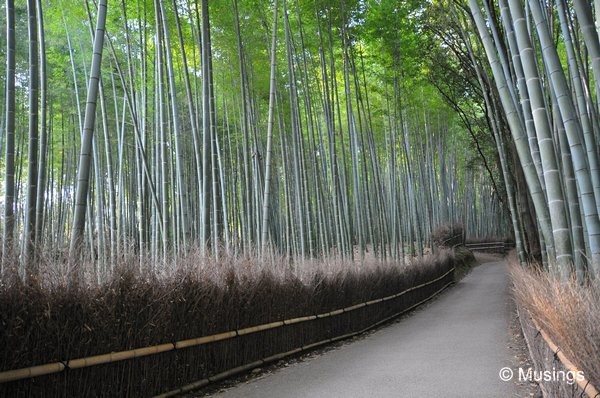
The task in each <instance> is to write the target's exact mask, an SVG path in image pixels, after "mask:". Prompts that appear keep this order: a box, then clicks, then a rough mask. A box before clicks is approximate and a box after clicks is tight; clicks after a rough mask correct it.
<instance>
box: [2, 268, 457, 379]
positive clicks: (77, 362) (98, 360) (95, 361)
mask: <svg viewBox="0 0 600 398" xmlns="http://www.w3.org/2000/svg"><path fill="white" fill-rule="evenodd" d="M452 272H454V267H452V268H451V269H450V270H448V271H447V272H446V273H444V274H443V275H441V276H439V277H437V278H435V279H433V280H431V281H429V282H425V283H422V284H420V285H417V286H413V287H410V288H408V289H405V290H403V291H402V292H399V293H396V294H393V295H390V296H387V297H383V298H380V299H376V300H370V301H367V302H364V303H360V304H355V305H352V306H349V307H345V308H340V309H337V310H334V311H330V312H326V313H323V314H317V315H309V316H304V317H299V318H293V319H288V320H283V321H277V322H271V323H265V324H262V325H256V326H251V327H247V328H243V329H238V330H232V331H229V332H224V333H218V334H213V335H210V336H203V337H198V338H194V339H188V340H181V341H177V342H175V343H166V344H159V345H154V346H149V347H142V348H135V349H132V350H126V351H118V352H111V353H107V354H102V355H94V356H90V357H85V358H77V359H71V360H65V361H59V362H53V363H48V364H45V365H38V366H31V367H27V368H22V369H14V370H7V371H4V372H0V384H2V383H7V382H10V381H15V380H21V379H27V378H31V377H36V376H42V375H48V374H53V373H60V372H62V371H64V370H66V369H78V368H85V367H89V366H94V365H101V364H107V363H113V362H118V361H123V360H126V359H133V358H139V357H144V356H148V355H154V354H159V353H163V352H168V351H172V350H177V349H182V348H188V347H194V346H199V345H203V344H209V343H213V342H216V341H221V340H227V339H231V338H234V337H238V336H243V335H247V334H252V333H257V332H260V331H264V330H269V329H275V328H279V327H282V326H284V325H291V324H295V323H301V322H307V321H311V320H314V319H317V318H326V317H330V316H335V315H339V314H342V313H345V312H351V311H354V310H357V309H359V308H362V307H365V306H369V305H373V304H377V303H380V302H383V301H387V300H391V299H394V298H397V297H400V296H402V295H404V294H406V293H408V292H411V291H413V290H416V289H420V288H422V287H425V286H427V285H430V284H432V283H435V282H437V281H439V280H441V279H443V278H445V277H446V276H447V275H448V274H450V273H452ZM446 286H447V285H446ZM446 286H445V287H444V289H445V288H446ZM442 290H443V289H442ZM440 291H441V290H440ZM432 297H433V296H432ZM415 306H416V305H415ZM413 307H414V306H412V307H410V308H413ZM410 308H409V309H410ZM409 309H407V310H405V312H406V311H408V310H409ZM396 316H397V315H396ZM384 321H385V320H384ZM380 323H381V322H380ZM358 333H362V332H358ZM358 333H355V334H358ZM321 344H325V342H318V343H316V345H321ZM313 345H314V344H311V345H310V346H313ZM310 346H306V347H303V348H302V350H303V351H304V350H307V349H309V347H310ZM261 364H262V362H261ZM250 365H251V364H250ZM246 366H248V365H244V367H246ZM240 371H241V370H240ZM240 371H238V373H239V372H240ZM228 372H229V371H228ZM214 377H216V376H214ZM224 377H226V376H224ZM209 379H210V378H209ZM211 381H212V380H211ZM196 388H198V387H196Z"/></svg>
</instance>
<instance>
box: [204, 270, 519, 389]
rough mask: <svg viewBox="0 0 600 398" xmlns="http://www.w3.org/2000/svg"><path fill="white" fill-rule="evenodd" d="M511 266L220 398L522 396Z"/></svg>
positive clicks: (474, 275)
mask: <svg viewBox="0 0 600 398" xmlns="http://www.w3.org/2000/svg"><path fill="white" fill-rule="evenodd" d="M508 293H509V292H508V281H507V275H506V264H505V262H488V263H485V264H482V265H481V266H479V267H477V268H475V269H474V270H473V271H472V272H471V273H470V274H469V275H468V276H467V277H465V278H464V279H463V280H462V281H460V282H459V283H458V284H456V285H455V286H454V287H452V288H451V289H450V290H447V291H446V292H445V293H443V294H441V295H440V296H439V297H438V299H436V300H435V301H433V302H431V303H430V304H428V305H425V306H424V307H423V308H422V309H418V310H416V311H415V312H414V313H413V314H412V315H410V316H408V317H405V318H404V319H402V320H401V321H400V322H396V323H394V324H392V325H390V326H388V327H385V328H382V329H380V330H378V331H376V332H374V333H372V334H370V335H368V336H366V337H365V338H363V339H361V340H358V341H355V342H353V343H352V344H347V345H343V346H341V347H339V348H337V349H335V350H331V351H329V352H325V353H323V354H322V355H319V356H317V357H315V358H310V359H307V360H305V361H301V362H298V363H295V364H292V365H290V366H287V367H284V368H282V369H278V370H276V371H275V372H273V373H271V374H266V375H264V376H263V377H261V378H258V379H254V380H250V381H248V382H246V383H244V384H239V385H237V386H234V387H232V388H230V389H229V390H227V391H224V392H221V393H218V394H215V395H214V396H215V397H220V398H234V397H240V398H242V397H244V398H246V397H257V398H258V397H261V398H262V397H298V398H299V397H306V398H309V397H310V398H313V397H340V398H342V397H343V398H350V397H369V398H374V397H460V398H465V397H503V398H504V397H514V396H518V394H517V391H516V387H515V384H513V383H512V382H503V381H501V380H500V378H499V376H498V373H499V371H500V369H501V368H503V367H505V366H508V367H511V368H514V366H512V364H513V362H512V354H511V351H510V349H509V348H508V346H507V344H508V341H509V339H510V337H509V320H510V318H509V317H510V314H511V310H510V304H509V300H510V298H509V295H508Z"/></svg>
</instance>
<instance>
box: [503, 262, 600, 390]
mask: <svg viewBox="0 0 600 398" xmlns="http://www.w3.org/2000/svg"><path fill="white" fill-rule="evenodd" d="M510 275H511V278H512V282H513V290H514V296H515V299H516V301H517V304H518V305H519V307H521V308H524V309H525V310H526V311H527V312H528V313H529V314H530V315H531V317H532V318H533V319H535V321H536V322H537V324H538V325H539V327H540V328H541V329H543V330H544V331H545V332H546V333H547V334H548V335H549V336H550V338H551V340H552V341H553V342H554V343H555V344H556V345H557V346H558V347H559V348H560V350H561V351H562V352H563V353H564V354H565V355H566V357H567V358H569V359H570V360H571V362H573V364H575V366H577V367H578V368H579V369H580V370H582V371H583V372H584V374H585V377H586V379H587V380H589V381H590V382H591V383H592V384H593V385H594V386H596V388H598V386H600V286H599V285H598V281H595V282H588V283H587V284H584V285H581V284H578V283H577V282H576V281H575V280H574V279H572V280H569V281H561V280H559V279H557V278H555V277H553V276H551V275H550V274H549V273H547V272H545V271H543V270H541V269H539V268H537V267H524V266H521V265H519V264H518V261H516V259H514V258H513V259H512V260H511V267H510ZM550 370H551V369H550Z"/></svg>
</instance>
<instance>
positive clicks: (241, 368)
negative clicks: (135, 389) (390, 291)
mask: <svg viewBox="0 0 600 398" xmlns="http://www.w3.org/2000/svg"><path fill="white" fill-rule="evenodd" d="M451 271H454V269H452V270H451ZM446 275H448V272H447V273H445V274H444V275H443V276H442V277H444V276H446ZM439 279H440V278H438V279H437V280H439ZM437 280H436V281H437ZM433 282H434V281H432V282H430V283H433ZM452 283H454V282H448V283H447V284H445V285H444V286H443V287H441V288H440V289H439V290H437V291H435V292H434V293H433V294H432V295H431V296H429V297H427V298H426V299H424V300H421V301H419V302H418V303H416V304H413V305H411V306H410V307H408V308H406V309H404V310H402V311H399V312H397V313H395V314H393V315H391V316H388V317H386V318H385V319H382V320H380V321H377V322H375V323H373V324H372V325H369V326H367V327H366V328H364V329H361V330H359V331H356V332H351V333H346V334H343V335H341V336H337V337H333V338H331V339H325V340H321V341H317V342H316V343H312V344H308V345H305V346H302V347H298V348H295V349H293V350H290V351H287V352H283V353H281V354H275V355H272V356H270V357H266V358H263V359H259V360H258V361H254V362H251V363H249V364H246V365H242V366H238V367H236V368H233V369H229V370H226V371H225V372H222V373H218V374H216V375H214V376H209V377H207V378H205V379H202V380H198V381H195V382H193V383H190V384H187V385H185V386H183V387H180V388H178V389H175V390H172V391H169V392H166V393H164V394H160V395H156V396H155V397H154V398H168V397H174V396H177V395H180V394H183V393H186V392H190V391H193V390H197V389H199V388H202V387H204V386H206V385H208V384H210V383H214V382H216V381H219V380H223V379H226V378H228V377H231V376H235V375H237V374H240V373H243V372H246V371H249V370H251V369H254V368H258V367H260V366H263V365H267V364H269V363H272V362H275V361H278V360H280V359H282V358H285V357H288V356H292V355H295V354H298V353H301V352H304V351H308V350H312V349H313V348H316V347H319V346H322V345H325V344H330V343H334V342H336V341H340V340H344V339H347V338H350V337H354V336H357V335H359V334H362V333H365V332H367V331H369V330H371V329H373V328H376V327H377V326H379V325H381V324H382V323H385V322H387V321H389V320H391V319H393V318H396V317H398V316H400V315H402V314H404V313H406V312H408V311H410V310H412V309H414V308H415V307H418V306H419V305H421V304H423V303H425V302H427V301H429V300H431V299H432V298H434V297H435V296H437V295H438V294H440V293H441V292H442V291H443V290H444V289H446V288H447V287H448V286H450V285H451V284H452ZM420 286H421V287H422V285H420ZM394 296H396V295H394ZM388 297H391V296H388ZM380 302H381V301H380ZM359 308H360V307H359Z"/></svg>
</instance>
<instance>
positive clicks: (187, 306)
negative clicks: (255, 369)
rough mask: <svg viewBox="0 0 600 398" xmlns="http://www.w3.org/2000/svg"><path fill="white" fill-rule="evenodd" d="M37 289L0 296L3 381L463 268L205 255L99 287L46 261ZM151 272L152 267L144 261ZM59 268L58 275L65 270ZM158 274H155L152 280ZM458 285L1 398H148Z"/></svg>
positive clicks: (333, 305) (116, 274)
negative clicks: (14, 372)
mask: <svg viewBox="0 0 600 398" xmlns="http://www.w3.org/2000/svg"><path fill="white" fill-rule="evenodd" d="M40 261H41V262H42V263H41V264H40V266H39V269H41V270H45V272H44V274H41V275H40V276H39V277H38V278H30V279H29V282H28V283H24V282H22V281H21V279H20V278H17V277H13V278H10V277H5V278H3V279H2V282H1V283H2V285H1V286H0V371H4V370H10V369H16V368H22V367H27V366H33V365H40V364H45V363H50V362H56V361H65V360H69V359H74V358H81V357H86V356H91V355H98V354H105V353H109V352H112V351H122V350H128V349H133V348H140V347H145V346H149V345H156V344H162V343H169V342H175V341H179V340H185V339H190V338H196V337H201V336H206V335H211V334H215V333H221V332H225V331H231V330H236V329H240V328H244V327H250V326H255V325H258V324H262V323H268V322H273V321H280V320H284V319H290V318H295V317H300V316H306V315H314V314H318V313H323V312H328V311H332V310H336V309H339V308H343V307H346V306H350V305H354V304H357V303H362V302H365V301H368V300H372V299H376V298H381V297H384V296H387V295H392V294H395V293H398V292H401V291H403V290H405V289H407V288H409V287H412V286H415V285H418V284H422V283H424V282H428V281H431V280H433V279H435V278H437V277H439V276H441V275H443V274H444V273H446V272H447V271H448V270H450V269H452V267H453V266H454V265H455V264H456V263H457V261H465V259H464V258H463V257H462V256H461V257H460V258H455V257H453V255H452V254H450V253H448V252H442V253H439V254H437V255H435V256H429V257H425V258H422V259H416V260H414V261H412V262H410V263H409V264H407V265H406V266H398V265H397V264H394V263H392V262H383V261H376V260H371V261H367V262H364V263H362V264H360V265H356V264H352V265H349V263H348V260H343V259H321V260H310V261H308V260H306V261H300V262H298V261H292V260H291V259H285V258H275V257H270V259H269V260H259V259H258V258H248V257H246V258H242V257H234V256H221V257H220V258H219V259H218V260H216V259H211V258H203V257H201V256H200V255H199V254H198V253H191V254H188V255H186V256H185V257H180V258H178V259H177V261H175V262H174V263H170V264H163V265H161V266H154V267H150V265H149V264H147V263H142V264H141V263H140V259H139V257H137V256H129V257H125V258H122V259H121V260H120V261H119V262H118V264H113V266H108V267H107V269H113V271H112V273H111V274H110V277H108V278H106V281H104V282H98V278H97V275H98V270H94V269H93V267H91V266H89V265H88V264H81V266H82V267H83V268H84V269H87V270H88V272H87V273H86V275H87V276H86V277H85V278H84V279H83V281H81V280H80V282H79V283H72V282H70V281H71V280H72V279H71V278H69V277H66V276H65V272H66V275H69V273H68V271H69V270H68V269H66V268H65V267H66V264H68V263H67V262H66V259H65V258H64V257H63V258H62V260H61V258H60V256H59V257H56V256H54V257H52V258H50V257H45V258H42V259H41V260H40ZM143 261H151V259H149V258H148V259H146V260H143ZM57 263H58V264H57ZM150 270H152V271H150ZM452 277H453V276H452V274H449V275H448V276H447V277H444V278H442V279H440V280H439V281H437V282H435V283H432V284H430V285H427V286H425V287H423V288H422V289H416V290H414V291H411V292H410V293H408V294H406V295H403V296H400V297H398V298H396V299H393V300H389V301H386V302H385V303H381V304H378V305H375V306H369V307H363V308H360V309H358V310H356V311H352V312H349V313H343V314H341V315H338V316H336V317H329V318H323V319H315V320H312V321H309V322H304V323H301V324H297V325H286V326H285V327H282V328H278V329H273V330H267V331H262V332H259V333H255V334H252V335H247V336H240V337H236V338H235V339H231V340H226V341H222V342H216V343H211V344H207V345H203V346H198V347H192V348H186V349H183V350H176V351H171V352H166V353H162V354H158V355H153V356H148V357H144V358H138V359H132V360H124V361H120V362H116V363H113V364H105V365H99V366H94V367H90V368H85V369H71V370H66V371H64V372H61V373H59V374H54V375H47V376H40V377H36V378H32V379H28V380H22V381H16V382H10V383H5V384H0V396H15V395H17V396H28V395H35V396H140V395H141V396H147V395H150V394H155V393H160V392H164V391H168V390H171V389H174V388H177V387H179V386H182V385H185V384H188V383H190V382H193V381H195V380H199V379H202V378H205V377H207V376H210V375H213V374H216V373H219V372H222V371H224V370H227V369H231V368H234V367H237V366H240V365H244V364H247V363H250V362H253V361H256V360H257V359H260V358H264V357H267V356H270V355H274V354H278V353H281V352H285V351H289V350H292V349H295V348H297V347H301V346H304V345H307V344H310V343H313V342H317V341H321V340H325V339H329V338H332V337H336V336H339V335H342V334H345V333H349V332H353V331H357V330H362V329H363V328H365V327H367V326H368V325H370V324H372V323H374V322H376V321H378V320H381V319H384V318H386V317H389V316H390V315H392V314H394V313H397V312H398V311H400V310H402V309H404V308H408V307H410V306H411V305H413V304H415V303H418V302H419V301H421V300H423V299H425V298H427V297H429V296H430V295H431V294H432V292H435V291H437V290H439V289H440V288H442V287H443V286H445V285H446V284H447V283H448V282H449V281H451V280H452Z"/></svg>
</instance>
